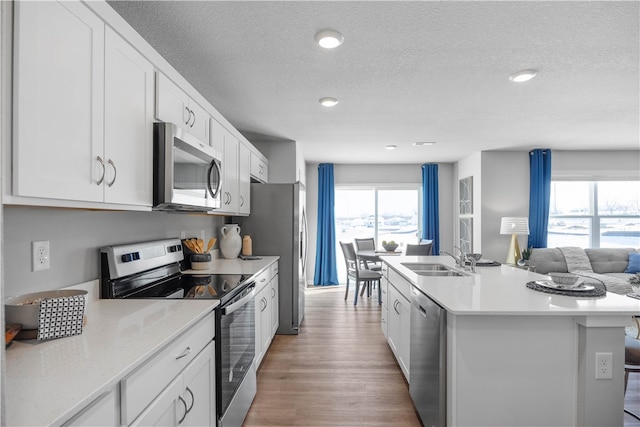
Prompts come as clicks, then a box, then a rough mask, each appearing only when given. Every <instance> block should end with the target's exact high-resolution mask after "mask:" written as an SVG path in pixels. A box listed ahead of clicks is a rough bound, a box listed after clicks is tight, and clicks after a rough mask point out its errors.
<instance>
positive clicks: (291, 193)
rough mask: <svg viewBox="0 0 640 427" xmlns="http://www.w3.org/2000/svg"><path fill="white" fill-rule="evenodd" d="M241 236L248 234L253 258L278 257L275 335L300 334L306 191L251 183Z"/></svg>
mask: <svg viewBox="0 0 640 427" xmlns="http://www.w3.org/2000/svg"><path fill="white" fill-rule="evenodd" d="M237 220H238V224H239V225H240V228H241V229H242V231H241V234H242V235H247V234H248V235H250V236H251V240H252V246H253V254H254V255H258V256H260V255H278V256H280V260H279V268H278V276H279V282H278V289H279V298H280V301H279V304H280V307H279V308H280V319H279V320H280V325H279V326H278V332H277V333H278V334H285V335H294V334H297V333H298V332H299V328H300V324H301V323H302V318H303V317H304V290H305V287H306V269H307V245H308V239H307V218H306V214H305V188H304V185H303V184H301V183H299V182H296V183H293V184H258V183H252V184H251V215H249V216H248V217H245V218H238V219H237Z"/></svg>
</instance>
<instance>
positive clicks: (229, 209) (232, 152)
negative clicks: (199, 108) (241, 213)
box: [220, 129, 239, 213]
mask: <svg viewBox="0 0 640 427" xmlns="http://www.w3.org/2000/svg"><path fill="white" fill-rule="evenodd" d="M238 145H239V141H238V140H237V139H236V137H234V136H233V135H232V134H231V132H229V131H228V130H226V129H225V130H224V155H223V160H222V173H223V178H222V207H221V208H220V211H223V212H226V213H237V212H238V200H239V197H238Z"/></svg>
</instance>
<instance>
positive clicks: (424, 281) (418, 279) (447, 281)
mask: <svg viewBox="0 0 640 427" xmlns="http://www.w3.org/2000/svg"><path fill="white" fill-rule="evenodd" d="M380 258H381V259H382V260H383V261H384V262H385V263H386V264H387V265H389V266H390V267H391V268H393V269H394V270H396V271H397V272H398V273H399V274H400V275H401V276H403V277H404V278H406V279H407V280H408V281H409V282H410V283H412V284H413V285H414V286H415V287H416V288H418V289H419V290H420V291H422V292H423V293H424V294H426V295H427V296H429V297H430V298H431V299H433V300H434V301H436V302H437V303H438V304H440V305H441V306H442V307H444V308H445V309H446V310H447V311H448V312H450V313H452V314H455V315H563V316H585V315H590V316H593V315H597V316H624V315H629V316H631V315H638V314H640V301H639V300H637V299H633V298H629V297H627V296H625V295H618V294H613V293H610V292H609V293H607V296H606V297H600V298H586V297H574V296H562V295H552V294H547V293H542V292H538V291H534V290H531V289H529V288H527V287H526V283H527V282H530V281H533V280H546V279H549V277H548V276H545V275H542V274H538V273H532V272H529V271H526V270H522V269H519V268H515V267H511V266H507V265H501V266H498V267H476V273H475V274H473V273H468V275H467V276H463V277H433V276H431V277H426V276H420V275H418V274H416V273H415V272H413V271H411V270H410V269H408V268H407V267H405V266H404V265H402V264H403V263H405V262H427V263H440V264H445V265H447V266H450V267H454V266H455V263H454V261H453V259H452V258H451V257H449V256H429V257H418V256H388V257H385V256H384V255H381V256H380Z"/></svg>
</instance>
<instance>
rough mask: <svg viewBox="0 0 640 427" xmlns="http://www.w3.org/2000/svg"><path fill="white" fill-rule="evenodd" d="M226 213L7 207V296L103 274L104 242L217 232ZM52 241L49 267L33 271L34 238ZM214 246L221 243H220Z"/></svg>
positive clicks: (77, 282)
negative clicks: (184, 233) (218, 214)
mask: <svg viewBox="0 0 640 427" xmlns="http://www.w3.org/2000/svg"><path fill="white" fill-rule="evenodd" d="M223 224H224V217H222V216H212V215H205V214H191V213H166V212H117V211H89V210H80V209H56V208H37V207H18V206H5V207H4V228H3V230H4V245H5V253H4V254H5V256H4V265H5V270H4V296H5V297H9V296H13V295H20V294H24V293H28V292H37V291H42V290H50V289H58V288H62V287H65V286H71V285H76V284H79V283H84V282H87V281H90V280H94V279H97V278H99V277H100V264H99V249H100V247H102V246H105V245H112V244H123V243H130V242H140V241H145V240H155V239H164V238H169V237H177V238H179V237H180V233H181V232H182V231H185V232H186V237H200V233H201V232H202V231H203V230H204V233H205V237H206V238H207V239H209V238H210V237H216V238H218V234H219V228H220V227H221V226H222V225H223ZM34 240H48V241H49V242H50V252H51V257H50V259H51V268H50V269H49V270H44V271H37V272H32V271H31V242H32V241H34ZM215 247H218V244H216V246H215Z"/></svg>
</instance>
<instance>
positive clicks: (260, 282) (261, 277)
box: [255, 268, 271, 294]
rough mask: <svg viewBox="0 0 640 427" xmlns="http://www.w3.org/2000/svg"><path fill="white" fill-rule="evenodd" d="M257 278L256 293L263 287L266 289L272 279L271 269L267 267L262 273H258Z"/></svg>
mask: <svg viewBox="0 0 640 427" xmlns="http://www.w3.org/2000/svg"><path fill="white" fill-rule="evenodd" d="M255 280H256V294H257V293H258V292H260V291H261V290H262V289H264V287H265V286H267V284H269V281H270V280H271V271H270V269H269V268H267V269H266V270H264V271H263V272H262V273H260V274H257V275H256V278H255Z"/></svg>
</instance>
